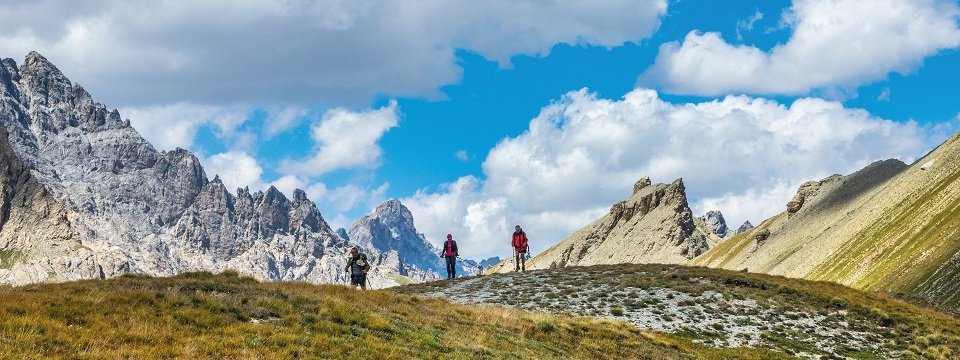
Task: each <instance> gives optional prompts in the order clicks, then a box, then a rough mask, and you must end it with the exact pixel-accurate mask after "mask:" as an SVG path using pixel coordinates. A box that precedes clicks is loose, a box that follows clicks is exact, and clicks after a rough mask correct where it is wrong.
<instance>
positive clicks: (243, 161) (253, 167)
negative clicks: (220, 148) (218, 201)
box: [201, 151, 289, 194]
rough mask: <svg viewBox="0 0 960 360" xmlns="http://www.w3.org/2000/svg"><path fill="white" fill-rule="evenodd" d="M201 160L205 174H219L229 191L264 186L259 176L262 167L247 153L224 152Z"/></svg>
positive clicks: (260, 175) (255, 188) (258, 188)
mask: <svg viewBox="0 0 960 360" xmlns="http://www.w3.org/2000/svg"><path fill="white" fill-rule="evenodd" d="M201 161H202V162H203V167H204V170H206V172H207V175H209V176H219V177H220V180H221V181H223V185H224V186H226V188H227V189H228V190H230V191H231V192H232V191H234V190H236V189H238V188H244V187H249V188H250V189H251V190H254V191H256V190H261V189H263V188H265V187H266V184H265V183H264V182H263V180H262V178H261V177H262V176H263V168H262V167H261V166H260V164H258V163H257V159H255V158H254V157H253V156H250V155H249V154H247V153H243V152H233V151H231V152H224V153H219V154H216V155H213V156H210V157H208V158H204V159H202V160H201ZM288 194H289V193H288Z"/></svg>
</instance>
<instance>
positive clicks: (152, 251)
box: [0, 52, 388, 286]
mask: <svg viewBox="0 0 960 360" xmlns="http://www.w3.org/2000/svg"><path fill="white" fill-rule="evenodd" d="M0 125H2V127H3V128H4V129H6V132H8V133H9V134H8V135H7V134H4V136H3V140H4V141H3V142H2V144H0V153H2V159H0V160H2V161H3V164H2V166H5V167H6V169H7V171H5V172H4V174H3V175H2V176H3V178H2V179H0V180H2V181H3V184H4V185H3V186H4V187H3V194H4V198H3V204H2V213H3V214H4V215H3V219H4V220H3V223H2V224H3V225H2V227H0V259H5V260H3V261H2V265H3V266H2V269H0V282H3V283H12V284H22V283H30V282H37V281H63V280H72V279H80V278H96V277H110V276H117V275H119V274H123V273H126V272H132V273H143V274H148V275H156V276H163V275H172V274H177V273H180V272H184V271H196V270H209V271H221V270H226V269H234V270H237V271H239V272H240V273H243V274H247V275H251V276H254V277H256V278H258V279H261V280H303V281H310V282H315V283H323V282H326V283H329V282H337V281H343V280H344V279H345V274H344V270H343V268H344V265H345V256H346V252H347V248H348V247H349V245H348V244H347V242H346V239H345V238H344V237H343V236H341V235H338V234H336V233H334V231H333V230H332V229H330V227H329V226H328V225H327V223H326V222H325V221H324V219H323V217H322V216H321V214H320V212H319V210H317V207H316V206H315V204H314V203H313V202H312V201H310V200H309V199H308V198H307V196H306V194H305V193H304V192H303V191H301V190H296V191H294V192H293V194H292V198H287V197H286V196H285V195H284V194H283V193H281V192H280V191H278V190H277V189H275V188H273V187H271V188H269V189H267V190H266V191H257V192H250V191H249V190H248V189H239V190H238V191H237V192H236V193H231V192H230V191H228V189H226V187H225V186H224V185H223V183H222V182H221V181H220V179H219V178H218V177H214V178H213V180H208V177H207V174H206V173H205V172H204V169H203V167H202V166H201V165H200V161H199V160H198V159H197V157H196V156H194V155H193V154H191V153H190V152H188V151H186V150H183V149H176V150H174V151H169V152H158V151H157V150H155V149H154V148H153V146H152V145H150V143H149V142H147V141H146V140H145V139H143V137H141V136H140V135H139V134H138V133H137V131H136V130H135V129H134V128H132V127H131V126H130V122H129V121H125V120H122V119H121V117H120V114H119V112H117V111H116V110H108V109H107V108H106V107H105V106H104V105H103V104H99V103H96V102H94V101H93V99H92V97H91V96H90V94H89V93H87V92H86V91H85V90H84V89H83V88H82V87H81V86H80V85H78V84H75V83H72V82H71V81H70V80H69V79H67V78H66V77H65V76H64V75H63V74H62V73H61V72H60V70H58V69H57V68H56V67H55V66H53V64H51V63H50V62H49V61H47V59H45V58H44V57H43V56H41V55H40V54H38V53H35V52H31V53H30V54H29V55H27V57H26V61H25V62H24V64H23V65H22V66H19V67H18V66H17V65H16V62H15V61H13V60H11V59H3V60H2V61H0ZM7 140H9V142H7ZM4 254H6V255H4ZM11 259H12V260H11ZM377 273H378V274H379V273H383V272H377ZM380 280H381V279H380V278H376V277H375V278H373V279H371V283H373V284H374V285H375V286H376V284H378V283H380V284H386V283H388V282H384V281H380Z"/></svg>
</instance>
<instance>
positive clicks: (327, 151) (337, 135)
mask: <svg viewBox="0 0 960 360" xmlns="http://www.w3.org/2000/svg"><path fill="white" fill-rule="evenodd" d="M398 118H399V114H398V112H397V102H396V101H391V102H390V104H389V105H387V106H384V107H381V108H379V109H375V110H367V111H362V112H355V111H350V110H347V109H344V108H335V109H332V110H329V111H327V112H326V113H325V114H324V115H323V117H322V118H321V119H320V121H319V122H317V123H316V124H314V126H313V128H312V130H311V137H312V138H313V140H314V141H315V142H316V144H317V149H316V151H315V154H314V155H313V156H311V157H309V158H307V159H304V160H299V161H286V162H285V164H283V165H282V166H281V171H283V172H284V173H286V174H292V175H306V176H319V175H323V174H326V173H329V172H331V171H334V170H338V169H350V168H373V167H376V166H377V165H379V163H380V156H381V155H382V154H383V149H381V148H380V145H379V144H378V142H379V140H380V138H381V137H382V136H383V134H384V133H386V132H387V130H390V129H391V128H393V127H395V126H397V122H398Z"/></svg>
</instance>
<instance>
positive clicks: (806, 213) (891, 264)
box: [691, 134, 960, 310]
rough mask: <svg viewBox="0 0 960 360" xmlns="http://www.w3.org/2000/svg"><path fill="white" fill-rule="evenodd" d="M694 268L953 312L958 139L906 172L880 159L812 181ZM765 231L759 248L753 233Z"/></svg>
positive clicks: (957, 280)
mask: <svg viewBox="0 0 960 360" xmlns="http://www.w3.org/2000/svg"><path fill="white" fill-rule="evenodd" d="M819 183H820V185H819V187H818V189H817V190H816V191H815V193H813V194H812V195H810V196H808V197H807V200H806V201H805V203H804V204H803V207H802V208H801V209H800V210H799V211H798V212H796V213H793V214H789V213H787V212H784V213H781V214H779V215H777V216H775V217H773V218H770V219H768V220H766V221H764V222H763V223H762V224H761V225H760V226H759V227H758V228H757V229H754V230H752V231H750V232H748V233H744V234H741V235H739V236H737V237H734V238H732V239H730V240H728V241H726V242H724V243H722V244H720V245H719V246H717V247H715V248H713V249H711V250H710V251H708V252H707V253H706V254H703V255H701V256H700V257H698V258H695V259H693V261H692V262H691V264H693V265H703V266H710V267H720V268H726V269H732V270H739V269H749V271H751V272H763V273H770V274H777V275H785V276H790V277H800V278H805V279H811V280H828V281H834V282H838V283H841V284H845V285H849V286H852V287H855V288H859V289H866V290H883V291H894V292H901V293H907V294H913V295H918V296H922V297H925V298H927V299H929V300H930V301H933V302H936V303H938V304H940V305H942V306H945V307H948V308H951V309H953V310H960V134H958V135H954V136H953V137H952V138H950V139H949V140H948V141H946V142H945V143H944V144H942V145H941V146H939V147H938V148H937V149H935V150H934V151H932V152H931V153H930V154H927V155H926V156H925V157H923V158H922V159H920V160H918V161H917V162H916V163H914V164H912V165H910V166H909V167H905V168H904V167H903V166H902V165H900V166H897V165H895V164H894V163H893V162H892V161H885V162H878V163H874V164H871V165H870V166H868V167H867V168H865V169H863V170H861V171H858V172H856V173H854V174H851V175H848V176H844V177H840V176H835V177H831V178H828V179H825V180H823V181H820V182H819ZM762 231H768V232H769V237H768V238H766V240H765V241H760V242H758V241H757V236H756V235H757V234H759V233H760V232H762Z"/></svg>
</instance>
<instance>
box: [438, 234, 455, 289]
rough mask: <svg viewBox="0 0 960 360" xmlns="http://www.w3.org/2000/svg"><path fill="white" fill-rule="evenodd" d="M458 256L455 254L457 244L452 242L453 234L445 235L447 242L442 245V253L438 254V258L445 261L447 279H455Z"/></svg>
mask: <svg viewBox="0 0 960 360" xmlns="http://www.w3.org/2000/svg"><path fill="white" fill-rule="evenodd" d="M458 256H460V253H459V252H457V242H456V241H454V240H453V234H447V241H445V242H444V243H443V251H441V252H440V257H442V258H444V259H447V279H454V278H456V277H457V257H458Z"/></svg>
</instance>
